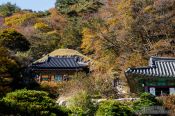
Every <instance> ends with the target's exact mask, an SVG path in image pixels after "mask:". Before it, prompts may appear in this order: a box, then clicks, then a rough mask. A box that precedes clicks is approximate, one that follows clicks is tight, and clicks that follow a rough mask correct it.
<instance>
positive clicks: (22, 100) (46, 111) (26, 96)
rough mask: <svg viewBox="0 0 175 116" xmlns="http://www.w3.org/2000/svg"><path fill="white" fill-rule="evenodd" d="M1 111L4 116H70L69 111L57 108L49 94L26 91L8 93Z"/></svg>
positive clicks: (2, 101) (2, 103) (3, 99)
mask: <svg viewBox="0 0 175 116" xmlns="http://www.w3.org/2000/svg"><path fill="white" fill-rule="evenodd" d="M0 109H1V110H0V114H3V115H12V114H13V115H22V116H23V115H30V116H44V115H47V116H49V115H55V116H56V115H61V116H67V115H68V110H66V109H64V108H62V107H59V106H57V105H56V104H55V102H54V101H53V100H52V99H51V98H50V97H49V96H48V93H46V92H43V91H35V90H26V89H23V90H17V91H15V92H11V93H8V94H7V95H6V97H4V98H2V100H0Z"/></svg>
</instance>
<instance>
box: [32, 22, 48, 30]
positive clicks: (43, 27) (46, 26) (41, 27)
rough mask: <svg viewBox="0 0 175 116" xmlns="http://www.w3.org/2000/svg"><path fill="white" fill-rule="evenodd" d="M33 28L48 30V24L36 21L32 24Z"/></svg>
mask: <svg viewBox="0 0 175 116" xmlns="http://www.w3.org/2000/svg"><path fill="white" fill-rule="evenodd" d="M34 28H35V29H38V30H41V31H44V30H48V29H49V26H48V25H47V24H45V23H43V22H39V23H36V24H35V25H34Z"/></svg>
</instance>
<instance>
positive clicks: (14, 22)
mask: <svg viewBox="0 0 175 116" xmlns="http://www.w3.org/2000/svg"><path fill="white" fill-rule="evenodd" d="M35 17H37V14H35V13H17V14H14V15H13V16H11V17H6V18H5V24H6V25H7V26H19V25H21V24H23V23H24V22H25V21H27V20H29V19H32V18H35Z"/></svg>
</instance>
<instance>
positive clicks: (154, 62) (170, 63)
mask: <svg viewBox="0 0 175 116" xmlns="http://www.w3.org/2000/svg"><path fill="white" fill-rule="evenodd" d="M126 73H127V74H140V75H148V76H154V77H156V76H157V77H175V58H161V57H151V58H150V61H149V66H148V67H141V68H129V69H128V70H127V71H126Z"/></svg>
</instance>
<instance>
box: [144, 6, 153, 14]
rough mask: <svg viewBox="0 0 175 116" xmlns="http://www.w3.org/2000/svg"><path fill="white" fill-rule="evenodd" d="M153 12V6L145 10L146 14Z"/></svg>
mask: <svg viewBox="0 0 175 116" xmlns="http://www.w3.org/2000/svg"><path fill="white" fill-rule="evenodd" d="M153 11H154V9H153V6H152V5H149V6H147V7H145V8H144V12H145V13H152V12H153Z"/></svg>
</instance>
